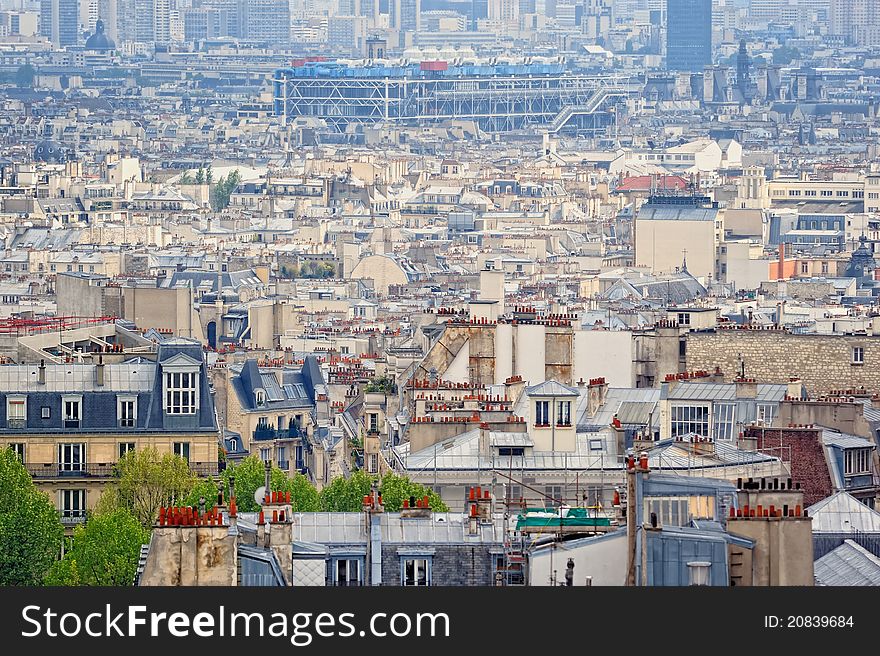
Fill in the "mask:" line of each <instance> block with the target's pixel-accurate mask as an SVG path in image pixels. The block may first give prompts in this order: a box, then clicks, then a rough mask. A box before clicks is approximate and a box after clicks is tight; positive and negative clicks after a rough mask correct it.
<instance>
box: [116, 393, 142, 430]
mask: <svg viewBox="0 0 880 656" xmlns="http://www.w3.org/2000/svg"><path fill="white" fill-rule="evenodd" d="M128 404H131V413H130V415H131V416H126V414H128V413H126V411H125V408H126V407H127V406H128ZM137 406H138V403H137V397H136V396H117V397H116V417H117V422H118V424H119V427H120V428H134V427H135V426H137V411H138V407H137Z"/></svg>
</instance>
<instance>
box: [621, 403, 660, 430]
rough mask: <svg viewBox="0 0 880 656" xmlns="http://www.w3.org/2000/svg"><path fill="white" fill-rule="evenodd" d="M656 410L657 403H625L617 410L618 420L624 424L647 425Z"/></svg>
mask: <svg viewBox="0 0 880 656" xmlns="http://www.w3.org/2000/svg"><path fill="white" fill-rule="evenodd" d="M656 408H657V403H656V401H653V402H652V401H623V402H621V404H620V407H619V408H618V409H617V418H618V419H619V420H620V423H622V424H638V425H647V423H648V422H649V421H650V420H651V419H652V417H653V415H654V414H655V413H656Z"/></svg>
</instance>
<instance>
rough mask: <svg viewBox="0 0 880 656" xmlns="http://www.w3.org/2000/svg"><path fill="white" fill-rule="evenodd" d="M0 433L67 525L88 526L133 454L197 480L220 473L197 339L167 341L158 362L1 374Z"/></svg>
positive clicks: (29, 368) (15, 368)
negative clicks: (170, 462) (174, 462)
mask: <svg viewBox="0 0 880 656" xmlns="http://www.w3.org/2000/svg"><path fill="white" fill-rule="evenodd" d="M0 425H2V428H0V446H8V447H11V448H12V449H13V450H14V451H15V452H16V453H17V454H18V456H19V457H20V458H21V460H22V461H23V462H24V464H25V466H26V467H27V469H28V471H29V472H30V474H31V476H32V477H33V479H34V482H35V483H36V485H37V487H38V488H40V489H42V490H43V491H45V492H47V493H48V494H49V496H50V498H51V499H52V500H53V501H54V502H55V503H56V504H57V507H58V509H59V510H60V511H61V517H62V521H63V522H64V523H65V524H68V525H72V524H76V523H79V522H82V521H83V520H84V519H85V513H86V511H87V510H88V509H91V508H93V507H94V506H95V504H96V503H97V502H98V498H99V497H100V494H101V492H102V490H103V488H104V487H105V485H106V484H107V483H109V482H110V481H112V480H113V478H114V476H115V465H116V463H117V462H118V461H119V458H120V457H122V456H123V455H125V454H126V453H128V452H129V451H131V450H138V449H142V448H146V447H153V448H156V449H157V450H158V451H159V453H160V454H162V453H174V454H176V455H179V456H181V457H183V458H185V459H186V460H187V461H188V462H189V463H190V467H191V469H192V470H193V472H194V473H196V474H198V475H200V476H212V475H216V474H217V473H218V469H219V463H218V430H217V423H216V419H215V413H214V403H213V399H212V397H211V390H210V385H209V383H208V379H207V375H206V368H205V363H204V357H203V352H202V347H201V345H200V344H199V343H198V342H195V341H192V340H186V339H172V340H168V341H167V342H165V343H163V344H161V345H159V347H158V349H157V352H156V354H155V360H148V359H146V358H141V357H136V358H132V359H129V360H127V361H124V362H121V363H117V364H104V363H103V361H102V360H101V359H99V360H98V361H97V362H96V363H95V364H74V363H64V364H45V363H42V362H41V363H40V364H39V365H36V364H30V365H5V366H3V367H0Z"/></svg>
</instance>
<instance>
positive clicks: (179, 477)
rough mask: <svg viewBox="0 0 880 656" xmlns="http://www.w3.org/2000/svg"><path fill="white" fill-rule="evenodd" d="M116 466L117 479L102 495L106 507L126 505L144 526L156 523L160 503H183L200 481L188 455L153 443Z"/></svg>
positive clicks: (127, 456)
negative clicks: (192, 468) (170, 451)
mask: <svg viewBox="0 0 880 656" xmlns="http://www.w3.org/2000/svg"><path fill="white" fill-rule="evenodd" d="M116 468H117V475H118V479H117V481H116V483H115V484H114V485H113V486H111V487H108V488H107V489H106V490H105V492H104V495H102V500H101V501H102V503H103V504H104V507H103V510H109V509H110V508H112V507H113V506H118V507H122V508H127V509H128V510H129V511H130V512H131V513H132V514H133V515H134V516H135V517H136V518H137V520H138V521H139V522H140V523H141V526H143V527H145V528H149V527H150V526H152V525H153V524H154V523H155V521H156V517H157V516H158V513H159V507H160V506H172V505H176V504H181V503H183V500H184V499H185V498H186V497H187V496H188V495H189V494H190V492H191V491H192V489H193V487H194V486H195V485H196V482H197V481H198V479H197V477H196V476H195V475H194V474H193V473H192V472H191V471H190V468H189V463H187V461H186V460H185V459H183V458H181V457H180V456H177V455H174V454H171V453H164V454H162V455H160V454H159V452H158V451H157V450H156V449H155V448H153V447H147V448H144V449H136V450H134V451H129V452H128V453H126V454H125V455H124V456H122V457H121V458H120V459H119V462H118V463H117V465H116Z"/></svg>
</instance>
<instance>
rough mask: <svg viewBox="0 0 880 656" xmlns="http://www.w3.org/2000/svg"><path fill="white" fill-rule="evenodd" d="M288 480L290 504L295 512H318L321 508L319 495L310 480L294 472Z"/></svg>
mask: <svg viewBox="0 0 880 656" xmlns="http://www.w3.org/2000/svg"><path fill="white" fill-rule="evenodd" d="M288 480H289V481H290V489H289V490H284V491H285V492H290V505H291V506H293V509H294V510H295V511H296V512H318V511H319V510H321V497H320V495H319V494H318V490H317V489H315V486H314V485H312V482H311V481H310V480H309V479H308V478H306V477H305V476H303V475H302V474H299V473H297V474H294V475H293V478H289V479H288Z"/></svg>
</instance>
